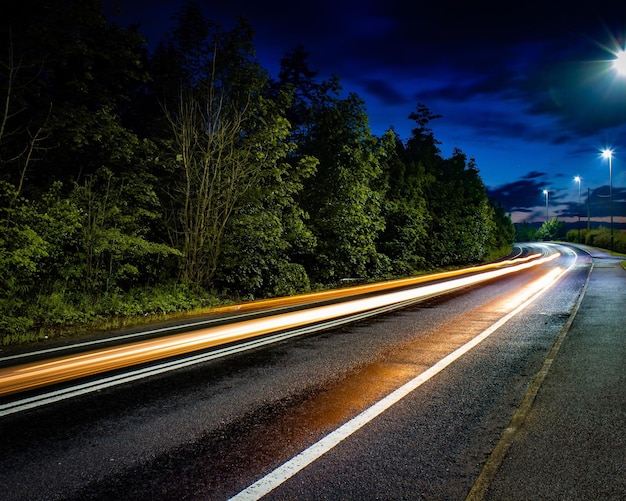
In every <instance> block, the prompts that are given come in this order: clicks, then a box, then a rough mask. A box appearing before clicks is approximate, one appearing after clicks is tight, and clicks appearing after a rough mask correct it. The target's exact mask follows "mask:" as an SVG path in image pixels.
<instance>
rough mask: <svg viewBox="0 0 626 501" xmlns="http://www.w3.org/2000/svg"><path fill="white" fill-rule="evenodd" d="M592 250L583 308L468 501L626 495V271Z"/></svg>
mask: <svg viewBox="0 0 626 501" xmlns="http://www.w3.org/2000/svg"><path fill="white" fill-rule="evenodd" d="M587 250H588V249H587ZM591 253H592V256H593V268H592V271H591V274H590V276H589V280H588V282H587V285H586V289H585V291H584V293H583V295H582V296H581V299H580V301H579V303H578V305H577V310H576V311H575V313H574V314H572V316H571V317H570V319H569V321H568V324H566V326H565V327H564V329H563V331H562V332H561V334H560V335H559V339H557V341H556V342H555V345H554V347H553V349H552V352H551V354H550V355H549V356H548V359H547V360H546V363H545V364H544V367H543V369H542V371H540V374H538V376H537V378H536V380H535V383H533V386H535V388H532V387H531V388H530V389H529V392H528V394H527V396H526V398H525V399H524V400H525V402H522V404H521V405H520V408H519V409H518V412H517V414H516V416H515V417H514V418H513V419H512V421H511V423H510V425H509V427H508V428H507V430H506V431H505V432H504V433H503V436H502V438H501V440H500V442H499V444H498V446H497V447H496V450H494V452H493V453H492V455H491V457H490V459H489V460H488V462H487V464H486V465H485V468H484V469H483V472H482V474H481V476H480V477H479V479H478V480H477V481H476V483H475V484H474V488H473V489H472V491H471V492H470V494H469V495H468V497H467V501H477V500H498V501H515V500H524V501H528V500H568V501H570V500H614V499H615V500H626V270H625V269H624V268H623V267H622V265H621V264H620V262H619V259H616V258H615V257H611V256H609V255H608V254H606V253H602V252H599V251H597V250H595V251H592V252H591ZM622 259H623V258H622Z"/></svg>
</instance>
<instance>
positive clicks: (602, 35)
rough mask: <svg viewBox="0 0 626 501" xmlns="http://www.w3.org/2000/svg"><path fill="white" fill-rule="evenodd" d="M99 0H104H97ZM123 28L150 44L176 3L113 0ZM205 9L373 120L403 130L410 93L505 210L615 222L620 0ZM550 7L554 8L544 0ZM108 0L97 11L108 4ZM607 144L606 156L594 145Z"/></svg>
mask: <svg viewBox="0 0 626 501" xmlns="http://www.w3.org/2000/svg"><path fill="white" fill-rule="evenodd" d="M105 3H106V2H105ZM120 3H121V9H122V14H123V16H122V17H121V18H118V17H113V16H112V15H110V16H109V19H110V20H111V21H113V22H117V23H119V24H121V25H123V26H127V25H129V24H130V23H133V22H138V23H140V28H139V31H140V32H141V33H142V34H143V35H144V36H145V37H146V38H147V41H148V44H149V46H153V45H155V44H156V43H157V42H158V40H159V39H160V38H161V37H162V35H163V33H164V32H165V31H166V30H167V29H168V28H170V27H172V26H173V22H172V20H171V18H172V15H173V14H174V13H175V12H177V11H178V9H179V8H180V5H181V2H176V1H171V0H160V1H157V0H151V1H149V2H148V1H129V0H121V2H120ZM197 3H198V4H199V5H201V6H202V7H203V8H204V10H205V14H206V16H207V18H208V19H211V20H213V21H216V22H218V23H220V24H221V25H222V26H224V28H227V29H229V28H232V27H233V26H234V24H235V20H236V17H237V16H243V17H245V18H246V19H247V20H248V21H249V22H250V24H251V25H252V27H253V29H254V30H255V46H256V50H257V57H258V59H259V61H260V62H261V64H262V65H263V66H264V67H265V68H266V69H267V70H268V71H269V72H270V74H271V75H272V76H273V77H275V76H277V73H278V67H279V63H280V59H281V58H282V56H283V55H284V54H285V52H287V51H288V50H290V49H293V48H294V47H295V46H296V45H298V44H302V45H303V46H304V48H305V49H306V50H307V51H308V52H309V53H310V58H309V62H310V67H311V69H313V70H317V71H319V74H318V80H322V79H325V78H328V76H330V75H332V74H336V75H338V76H339V79H340V82H341V84H342V87H343V89H344V92H346V93H347V92H355V93H357V94H358V95H359V96H360V97H361V98H362V99H363V100H364V101H365V106H366V112H367V114H368V116H369V118H370V126H371V129H372V132H373V133H374V134H376V135H382V134H383V133H384V132H385V131H386V130H387V129H389V128H390V127H393V128H394V129H395V131H396V132H397V133H398V134H399V135H400V137H401V138H402V139H407V138H408V137H409V136H410V131H411V129H412V128H413V127H414V126H415V123H414V122H412V121H411V120H409V119H408V115H409V114H410V113H411V112H413V111H414V110H415V109H416V106H417V104H418V103H422V104H424V105H426V106H427V107H428V109H429V110H430V111H431V112H432V113H433V114H436V115H441V118H439V119H437V120H435V121H433V122H431V124H430V126H431V128H432V130H433V133H434V136H435V138H436V139H438V140H439V141H440V142H441V145H440V149H441V152H442V155H443V156H444V157H449V156H451V154H452V151H453V148H455V147H457V148H460V149H461V150H462V151H463V152H464V153H465V154H466V155H467V156H468V157H470V158H473V159H475V161H476V164H477V167H478V169H479V171H480V175H481V177H482V179H483V181H484V183H485V185H486V186H487V188H488V190H489V194H490V195H491V196H493V197H494V198H496V199H498V200H499V201H500V202H501V203H502V205H503V206H504V207H505V209H506V210H507V212H510V213H511V215H512V218H513V221H514V222H522V221H543V220H545V217H546V197H545V195H544V193H543V190H548V191H549V196H548V205H549V206H548V213H549V216H550V217H553V216H558V217H559V219H561V220H566V221H567V220H570V219H571V218H572V216H575V215H577V214H578V200H579V184H578V183H577V182H576V181H575V180H574V177H575V176H580V177H581V182H580V190H581V201H582V205H581V207H583V208H582V211H583V212H584V217H586V214H587V205H586V203H587V192H588V190H589V193H590V194H591V200H590V207H591V216H592V218H593V219H595V220H599V219H600V218H601V217H603V216H604V220H605V221H608V213H609V202H608V200H609V197H608V195H609V179H610V170H611V171H612V184H613V190H612V198H613V213H614V216H615V221H616V222H617V221H626V76H620V74H619V73H618V72H617V71H616V70H615V69H614V68H613V67H612V64H613V60H614V59H615V57H616V54H617V53H618V52H619V51H620V50H622V49H624V47H625V43H626V3H624V2H623V1H620V2H618V1H604V2H602V1H595V2H582V3H581V2H576V3H574V2H548V1H545V2H519V3H511V2H493V4H492V5H491V6H489V7H486V6H485V5H489V4H491V2H488V3H480V5H481V6H480V7H477V6H476V5H477V4H479V3H478V2H464V3H458V2H446V1H441V0H439V1H438V0H430V1H428V2H420V1H415V0H413V1H406V0H382V1H375V0H359V1H342V0H334V1H329V0H318V1H315V2H306V1H304V2H294V1H288V2H287V1H269V0H268V1H265V2H259V1H258V0H221V1H219V2H216V1H208V0H198V1H197ZM555 3H556V4H558V5H563V6H555V5H554V4H555ZM107 12H110V11H107ZM607 147H610V148H612V149H613V150H614V154H613V158H612V162H611V167H612V168H611V169H609V161H608V160H607V159H603V158H602V157H601V156H600V152H601V150H602V149H604V148H607Z"/></svg>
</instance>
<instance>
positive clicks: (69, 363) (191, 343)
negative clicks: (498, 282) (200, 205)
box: [0, 252, 561, 396]
mask: <svg viewBox="0 0 626 501" xmlns="http://www.w3.org/2000/svg"><path fill="white" fill-rule="evenodd" d="M560 255H561V254H560V253H559V252H556V253H553V254H550V255H543V257H538V256H540V255H538V254H534V255H532V256H527V257H525V258H521V259H518V260H515V261H511V262H507V263H502V262H501V263H495V264H490V265H483V266H478V267H475V268H470V269H465V270H455V271H452V272H446V273H444V274H437V275H436V277H437V278H440V277H442V276H443V277H451V276H459V275H462V274H467V273H468V270H472V271H477V270H490V271H484V272H482V273H474V274H471V275H469V276H463V277H461V278H456V279H454V280H449V281H446V282H443V283H435V284H429V285H424V286H422V287H419V288H414V289H409V290H403V291H397V292H389V293H386V294H383V295H379V296H375V297H371V298H362V299H355V300H352V301H346V302H343V303H340V304H332V305H325V306H318V307H313V308H309V309H306V310H300V311H294V312H288V313H280V314H276V315H273V316H269V317H264V318H259V319H254V320H246V321H241V322H237V323H233V324H228V325H220V326H212V327H207V328H203V329H198V330H194V331H192V332H187V333H181V334H173V335H169V336H163V337H160V338H158V339H150V340H143V341H136V342H133V343H128V344H125V345H122V346H116V347H110V348H103V349H100V350H92V351H88V352H85V353H80V354H74V355H66V356H62V357H57V358H54V359H51V360H47V361H41V362H32V363H26V364H22V365H16V366H13V367H6V368H3V369H0V396H3V395H10V394H14V393H18V392H22V391H26V390H32V389H36V388H40V387H43V386H48V385H51V384H56V383H61V382H66V381H70V380H73V379H78V378H81V377H86V376H93V375H96V374H100V373H103V372H108V371H113V370H118V369H123V368H126V367H130V366H133V365H138V364H143V363H148V362H154V361H157V360H161V359H164V358H169V357H175V356H180V355H184V354H187V353H191V352H195V351H199V350H204V349H208V348H212V347H215V346H219V345H223V344H228V343H234V342H240V341H244V340H247V339H251V338H254V337H258V336H262V335H265V334H268V333H272V332H278V331H284V330H289V329H295V328H298V327H302V326H305V325H311V324H315V323H318V322H322V321H325V320H328V319H332V318H339V317H345V316H348V315H355V314H358V313H361V312H365V311H368V310H373V309H377V308H383V307H386V306H389V305H392V304H395V303H400V302H406V301H411V300H418V299H421V298H426V297H430V296H433V295H436V294H441V293H443V292H448V291H451V290H453V289H457V288H461V287H466V286H468V285H473V284H477V283H480V282H484V281H487V280H491V279H494V278H497V277H501V276H504V275H508V274H511V273H517V272H519V271H522V270H524V269H527V268H530V267H533V266H538V265H541V264H543V263H546V262H549V261H552V260H554V259H556V258H558V257H559V256H560ZM502 266H505V267H502ZM494 268H495V269H494ZM430 280H431V281H432V280H433V276H430ZM423 281H426V277H417V278H416V279H405V280H398V281H393V282H395V284H396V286H398V284H402V285H407V284H410V283H420V282H423ZM372 285H373V286H377V285H380V284H372ZM363 287H368V286H363Z"/></svg>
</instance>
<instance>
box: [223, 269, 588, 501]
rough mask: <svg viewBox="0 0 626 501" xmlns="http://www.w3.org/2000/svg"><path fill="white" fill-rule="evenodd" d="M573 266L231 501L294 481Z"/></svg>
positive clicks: (245, 500) (251, 497) (248, 500)
mask: <svg viewBox="0 0 626 501" xmlns="http://www.w3.org/2000/svg"><path fill="white" fill-rule="evenodd" d="M575 263H576V259H575V260H574V263H572V264H571V265H570V266H569V267H568V268H567V269H565V270H563V269H555V270H553V271H554V272H555V273H554V274H553V275H552V276H551V280H550V281H549V282H547V283H545V284H544V285H543V287H542V288H541V289H540V290H539V291H538V292H536V293H535V294H533V295H532V296H531V297H530V298H529V299H527V300H526V301H524V302H523V303H522V304H521V305H519V306H518V307H517V308H515V309H514V310H513V311H511V312H510V313H508V314H507V315H505V316H504V317H502V318H501V319H500V320H498V321H497V322H496V323H495V324H493V325H492V326H491V327H489V328H488V329H486V330H484V331H483V332H481V333H480V334H479V335H478V336H476V337H475V338H473V339H472V340H471V341H468V342H467V343H466V344H464V345H463V346H461V347H460V348H458V349H456V350H455V351H453V352H452V353H450V354H449V355H447V356H446V357H444V358H442V359H441V360H440V361H439V362H437V363H436V364H435V365H433V366H432V367H430V368H429V369H427V370H425V371H424V372H422V373H421V374H420V375H419V376H417V377H416V378H414V379H412V380H411V381H409V382H408V383H406V384H404V385H403V386H401V387H400V388H398V389H397V390H395V391H394V392H392V393H390V394H389V395H387V396H386V397H385V398H383V399H382V400H380V401H378V402H377V403H376V404H374V405H373V406H372V407H369V408H368V409H366V410H365V411H363V412H362V413H361V414H359V415H357V416H356V417H354V418H352V419H351V420H350V421H348V422H347V423H345V424H344V425H342V426H341V427H339V428H337V429H336V430H335V431H333V432H332V433H330V434H329V435H327V436H326V437H324V438H323V439H321V440H320V441H319V442H316V443H315V444H313V445H312V446H310V447H309V448H308V449H305V450H304V451H302V452H301V453H300V454H298V455H297V456H295V457H293V458H292V459H290V460H289V461H287V462H286V463H284V464H282V465H281V466H279V467H278V468H276V469H275V470H274V471H272V472H270V473H268V474H267V475H266V476H265V477H263V478H261V479H259V480H257V481H256V482H255V483H253V484H252V485H250V486H249V487H247V488H246V489H244V490H243V491H241V492H239V493H238V494H236V495H235V496H233V497H232V498H230V501H253V500H258V499H261V498H262V497H263V496H265V495H266V494H268V493H269V492H271V491H272V490H274V489H275V488H276V487H278V486H279V485H281V484H282V483H283V482H285V481H287V480H288V479H289V478H291V477H293V476H294V475H295V474H296V473H298V472H299V471H300V470H302V469H304V468H305V467H306V466H308V465H310V464H311V463H313V462H314V461H316V460H317V459H319V458H320V457H321V456H323V455H324V454H326V453H327V452H328V451H329V450H331V449H332V448H334V447H335V446H336V445H338V444H339V443H340V442H341V441H342V440H344V439H346V438H347V437H349V436H350V435H352V434H353V433H354V432H356V431H357V430H359V429H360V428H362V427H363V426H365V425H366V424H367V423H369V422H370V421H372V420H373V419H374V418H376V417H377V416H379V415H380V414H382V413H383V412H385V411H386V410H387V409H389V408H390V407H391V406H392V405H394V404H395V403H397V402H399V401H400V400H401V399H403V398H404V397H405V396H407V395H408V394H409V393H411V392H412V391H414V390H415V389H416V388H418V387H420V386H421V385H422V384H424V383H425V382H426V381H428V380H429V379H431V378H432V377H434V376H435V375H436V374H438V373H439V372H441V371H442V370H443V369H445V368H446V367H448V366H449V365H450V364H452V363H453V362H454V361H455V360H457V359H458V358H460V357H462V356H463V355H464V354H466V353H467V352H468V351H470V350H471V349H472V348H474V347H475V346H477V345H478V344H480V343H481V342H482V341H484V340H485V339H486V338H487V337H489V336H490V335H491V334H493V333H494V332H495V331H496V330H497V329H499V328H500V327H502V326H503V325H504V324H505V323H507V322H508V321H509V320H511V319H512V318H513V317H515V316H516V315H518V314H519V313H520V312H521V311H523V310H524V309H525V308H526V307H528V306H529V305H530V304H531V303H533V302H534V301H535V300H536V299H538V298H539V297H540V296H541V295H543V294H544V293H545V292H546V291H547V290H548V289H549V288H550V287H552V286H553V285H554V284H555V283H556V282H557V281H558V280H559V279H560V278H561V277H562V276H563V275H564V274H565V273H567V272H568V271H569V270H570V269H571V268H572V267H573V266H574V264H575Z"/></svg>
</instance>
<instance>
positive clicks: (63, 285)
mask: <svg viewBox="0 0 626 501" xmlns="http://www.w3.org/2000/svg"><path fill="white" fill-rule="evenodd" d="M0 9H1V10H2V12H3V14H2V16H1V21H0V22H1V23H2V47H1V50H2V52H1V53H0V71H1V74H0V84H1V96H0V97H1V106H0V168H1V171H0V333H2V335H3V336H4V337H3V339H4V341H5V342H7V340H9V341H10V340H11V339H14V338H13V337H11V336H14V335H15V334H19V333H21V332H26V331H32V330H33V329H37V328H41V327H50V326H54V325H55V324H68V323H72V322H84V321H88V320H90V319H94V318H97V317H101V316H114V315H133V314H147V313H151V312H157V311H169V310H176V309H185V308H189V307H192V306H198V305H201V304H206V303H207V302H210V301H212V300H213V298H232V299H250V298H256V297H268V296H276V295H289V294H294V293H298V292H302V291H307V290H311V289H317V288H321V287H328V286H332V285H334V284H338V283H340V282H341V280H342V279H360V280H366V279H384V278H390V277H397V276H406V275H411V274H414V273H417V272H420V271H423V270H429V269H434V268H440V267H446V266H456V265H463V264H467V263H472V262H477V261H481V260H484V259H486V258H488V257H490V256H491V255H495V254H496V253H497V252H498V251H502V249H505V250H506V249H508V247H509V246H510V244H511V242H512V240H513V233H514V229H513V226H512V224H511V221H510V219H509V218H508V217H507V215H506V214H505V212H504V210H503V209H502V208H501V207H499V206H494V205H493V204H492V203H491V202H490V201H489V200H488V198H487V196H486V190H485V187H484V185H483V182H482V180H481V178H480V176H479V172H478V169H477V166H476V165H475V163H474V161H473V160H472V159H468V158H467V157H466V155H465V154H463V153H462V151H460V150H456V151H454V153H453V155H452V157H451V158H443V157H442V155H441V152H440V150H439V148H438V144H439V142H438V141H437V140H436V139H435V137H434V136H433V133H432V131H431V130H430V128H429V123H430V121H431V120H433V119H436V118H438V117H437V116H436V115H434V114H432V113H431V112H430V111H429V110H428V109H427V108H426V107H425V106H424V105H422V104H418V105H417V106H416V109H415V111H413V112H412V113H411V114H410V115H409V118H410V119H411V120H413V121H415V124H416V125H415V128H414V129H413V130H412V133H411V136H410V137H409V138H408V139H406V140H404V139H402V138H400V137H399V136H398V135H397V134H396V133H395V132H394V131H393V129H390V130H389V131H387V132H386V133H385V134H384V135H383V136H382V137H376V136H374V135H373V134H372V133H371V131H370V129H369V126H368V117H367V114H366V110H365V105H364V102H363V100H362V99H361V98H359V96H358V95H356V94H349V95H347V97H342V96H341V91H342V89H341V86H340V81H339V79H338V78H337V77H333V78H331V79H329V80H326V81H319V80H318V79H317V74H316V72H315V71H313V70H312V69H310V68H309V64H308V54H307V52H306V50H305V49H304V48H303V47H295V48H293V49H291V50H289V51H288V52H286V53H285V55H284V57H283V58H282V60H281V61H280V72H279V74H278V76H277V78H271V77H270V75H269V74H268V72H267V71H266V70H265V69H264V68H263V67H262V66H261V65H260V64H259V62H258V61H257V60H256V58H255V50H254V43H253V29H252V27H251V26H250V25H249V24H248V23H247V22H246V20H244V19H240V20H238V21H237V23H236V25H235V26H234V28H232V29H225V28H224V27H223V26H220V25H218V24H216V23H214V22H212V21H211V20H209V19H207V18H206V17H205V16H204V15H203V14H202V12H201V11H200V9H199V8H198V7H197V6H196V5H195V4H187V5H185V6H183V7H182V8H181V10H180V11H179V13H178V15H177V18H176V27H175V28H174V29H173V30H172V31H171V33H169V34H168V35H167V36H166V37H165V38H164V40H163V41H162V42H161V43H160V44H159V46H158V47H157V48H156V49H155V50H154V51H151V52H149V51H148V50H147V48H146V46H145V41H144V39H143V37H142V36H141V34H140V33H139V32H138V30H136V29H125V28H122V27H119V26H116V25H115V24H112V23H109V22H108V21H107V19H106V18H105V16H104V14H103V11H102V5H101V3H100V2H99V1H98V0H86V1H84V0H65V1H64V0H55V1H45V2H44V1H21V2H5V4H4V5H3V6H2V7H1V8H0Z"/></svg>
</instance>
